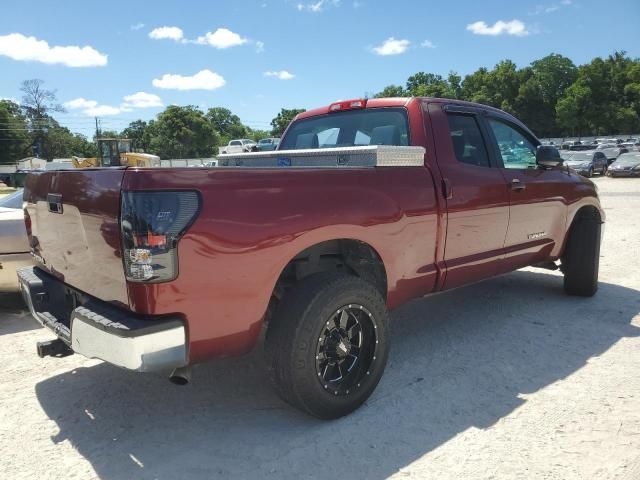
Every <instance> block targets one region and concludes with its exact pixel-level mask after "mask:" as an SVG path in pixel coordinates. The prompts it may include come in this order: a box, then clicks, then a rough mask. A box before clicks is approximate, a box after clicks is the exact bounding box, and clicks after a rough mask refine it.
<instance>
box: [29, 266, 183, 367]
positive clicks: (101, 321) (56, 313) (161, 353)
mask: <svg viewBox="0 0 640 480" xmlns="http://www.w3.org/2000/svg"><path fill="white" fill-rule="evenodd" d="M17 274H18V280H19V283H20V288H21V290H22V295H23V297H24V300H25V302H26V303H27V305H28V306H29V310H30V311H31V315H33V317H34V318H35V319H36V320H37V321H38V322H39V323H40V324H42V325H43V326H44V327H47V328H49V329H50V330H51V331H52V332H53V333H55V334H56V336H57V337H58V338H60V339H61V340H62V341H63V342H65V343H66V344H67V345H69V346H70V347H71V349H72V350H73V351H74V352H75V353H79V354H81V355H84V356H85V357H88V358H98V359H100V360H104V361H106V362H109V363H112V364H114V365H117V366H119V367H123V368H127V369H129V370H135V371H138V372H146V371H151V370H161V369H171V368H177V367H182V366H184V365H186V364H187V341H186V340H187V339H186V332H185V328H184V324H183V323H182V321H181V320H179V319H177V318H165V317H162V318H158V317H155V318H148V317H141V316H138V315H135V314H133V313H132V312H127V311H125V310H122V309H119V308H116V307H114V306H112V305H110V304H108V303H106V302H102V301H100V300H97V299H95V298H93V297H89V296H88V295H86V294H83V293H82V292H79V291H77V290H75V289H73V288H72V287H69V286H68V285H66V284H64V283H63V282H61V281H60V280H58V279H56V278H55V277H52V276H51V275H49V274H47V273H45V272H43V271H42V270H40V269H38V268H36V267H25V268H20V269H18V271H17ZM70 298H72V299H74V301H73V302H74V303H73V305H75V304H76V303H78V302H79V303H81V306H77V307H75V308H71V307H67V306H66V305H68V303H69V299H70Z"/></svg>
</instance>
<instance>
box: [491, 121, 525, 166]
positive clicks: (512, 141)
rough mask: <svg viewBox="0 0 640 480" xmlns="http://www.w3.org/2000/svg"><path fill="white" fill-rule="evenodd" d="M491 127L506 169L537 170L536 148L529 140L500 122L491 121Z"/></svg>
mask: <svg viewBox="0 0 640 480" xmlns="http://www.w3.org/2000/svg"><path fill="white" fill-rule="evenodd" d="M489 126H490V127H491V130H492V131H493V135H494V136H495V137H496V141H497V142H498V151H499V152H500V156H501V157H502V163H503V164H504V168H518V169H525V168H537V164H536V147H535V145H534V144H533V142H532V141H531V140H530V139H529V138H527V137H525V136H524V135H523V134H522V133H520V132H519V131H518V130H516V129H515V128H514V127H512V126H510V125H507V124H506V123H504V122H501V121H499V120H494V119H489Z"/></svg>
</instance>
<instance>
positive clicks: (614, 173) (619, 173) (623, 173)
mask: <svg viewBox="0 0 640 480" xmlns="http://www.w3.org/2000/svg"><path fill="white" fill-rule="evenodd" d="M607 174H608V175H609V176H610V177H640V171H634V170H611V169H609V171H608V172H607Z"/></svg>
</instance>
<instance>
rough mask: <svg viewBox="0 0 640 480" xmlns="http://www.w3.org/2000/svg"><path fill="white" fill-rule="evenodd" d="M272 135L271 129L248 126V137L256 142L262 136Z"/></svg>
mask: <svg viewBox="0 0 640 480" xmlns="http://www.w3.org/2000/svg"><path fill="white" fill-rule="evenodd" d="M270 136H271V132H270V131H269V130H254V129H253V128H249V127H247V137H248V138H250V139H251V140H253V141H255V142H257V141H258V140H260V139H262V138H269V137H270Z"/></svg>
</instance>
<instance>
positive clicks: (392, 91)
mask: <svg viewBox="0 0 640 480" xmlns="http://www.w3.org/2000/svg"><path fill="white" fill-rule="evenodd" d="M410 96H411V95H410V94H409V93H407V92H406V91H405V90H404V88H402V87H401V86H400V85H388V86H386V87H384V89H383V90H382V91H381V92H380V93H376V94H375V95H374V98H393V97H410Z"/></svg>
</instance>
